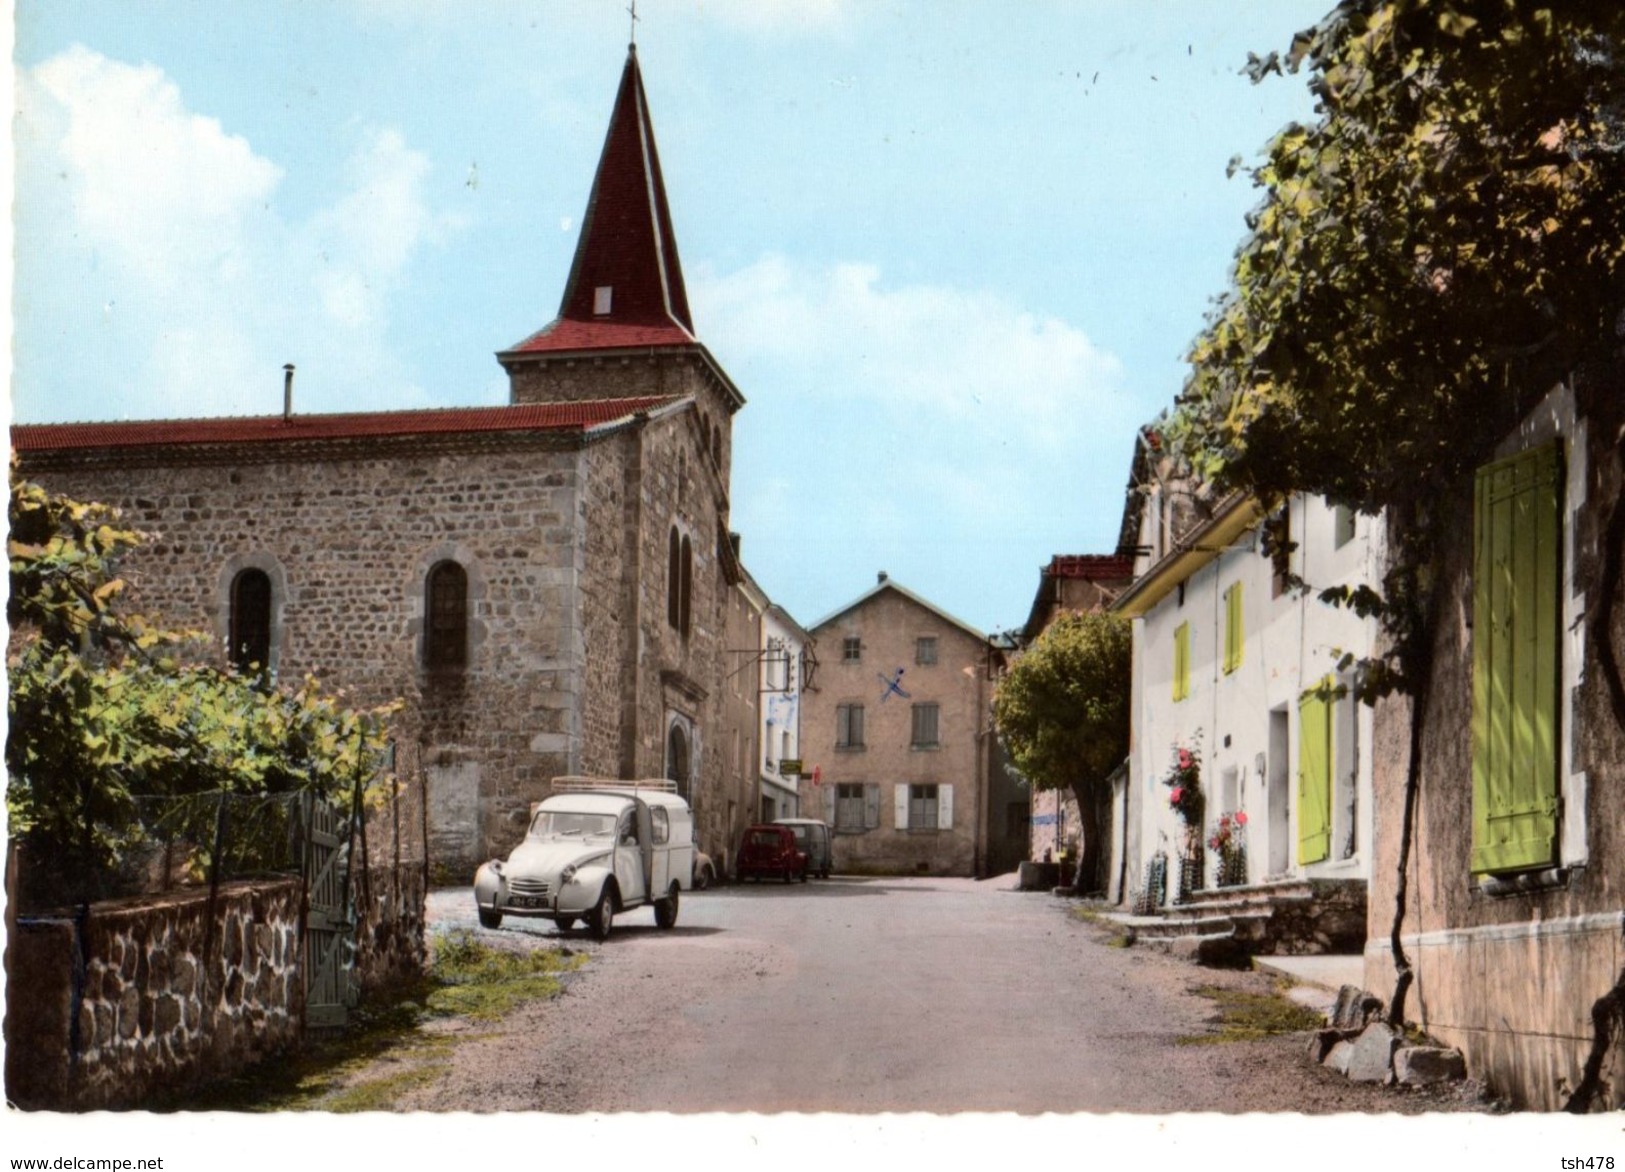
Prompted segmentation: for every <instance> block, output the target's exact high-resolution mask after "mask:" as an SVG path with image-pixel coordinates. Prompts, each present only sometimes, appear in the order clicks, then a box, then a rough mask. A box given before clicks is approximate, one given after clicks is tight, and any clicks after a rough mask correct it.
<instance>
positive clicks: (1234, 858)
mask: <svg viewBox="0 0 1625 1172" xmlns="http://www.w3.org/2000/svg"><path fill="white" fill-rule="evenodd" d="M1207 845H1208V849H1209V850H1212V851H1216V852H1217V853H1218V856H1219V860H1218V864H1217V866H1216V867H1215V868H1214V872H1215V873H1214V882H1215V883H1217V885H1218V886H1220V887H1240V886H1242V885H1243V884H1245V883H1246V882H1247V812H1246V811H1245V810H1236V811H1235V812H1233V813H1225V814H1220V815H1219V823H1218V825H1217V826H1216V827H1215V828H1214V830H1213V833H1212V835H1210V836H1209V837H1208V840H1207Z"/></svg>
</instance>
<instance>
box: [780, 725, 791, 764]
mask: <svg viewBox="0 0 1625 1172" xmlns="http://www.w3.org/2000/svg"><path fill="white" fill-rule="evenodd" d="M789 759H790V730H789V729H785V730H784V731H783V732H781V733H780V734H779V760H780V761H787V760H789Z"/></svg>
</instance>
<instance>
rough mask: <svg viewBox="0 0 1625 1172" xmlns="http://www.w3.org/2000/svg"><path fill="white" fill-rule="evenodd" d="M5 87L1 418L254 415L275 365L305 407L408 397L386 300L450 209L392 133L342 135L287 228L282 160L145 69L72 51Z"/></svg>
mask: <svg viewBox="0 0 1625 1172" xmlns="http://www.w3.org/2000/svg"><path fill="white" fill-rule="evenodd" d="M18 93H19V122H18V127H19V129H18V141H17V154H18V164H19V165H18V190H17V223H18V229H19V231H18V236H19V238H18V248H17V271H18V286H19V290H20V295H19V304H18V312H17V331H16V332H17V353H18V365H17V387H16V393H17V398H18V401H19V404H20V406H21V410H20V411H19V414H21V415H22V416H23V417H25V418H63V417H66V416H74V417H80V418H103V417H107V416H108V415H110V414H113V415H121V416H131V415H149V416H153V415H188V414H228V413H266V412H269V411H272V410H275V409H276V408H278V407H279V406H280V380H281V367H282V364H283V363H284V362H288V361H293V362H295V363H297V364H298V365H299V366H300V368H301V388H300V390H301V401H300V403H299V406H300V408H301V409H304V410H314V409H334V408H338V407H363V406H405V405H409V404H411V403H413V402H415V401H419V400H421V398H422V393H421V392H420V391H418V390H417V389H416V388H414V387H412V386H411V385H410V379H409V374H408V372H407V370H406V369H405V368H404V366H403V364H402V363H401V362H400V360H399V358H398V357H397V356H396V355H395V353H394V349H393V347H392V346H391V344H390V339H389V326H390V306H391V296H392V294H393V293H394V292H395V291H396V290H397V289H398V287H399V286H400V284H401V282H402V281H403V280H404V279H405V278H406V276H407V275H408V273H409V270H410V267H411V264H412V262H413V259H414V258H415V257H416V256H417V255H418V254H419V253H420V251H421V250H422V248H423V247H424V245H425V244H430V243H434V242H436V241H438V240H440V239H443V238H444V235H445V233H446V232H447V231H448V230H452V229H454V228H456V227H457V226H458V222H457V221H456V220H455V219H453V218H450V217H447V216H443V215H439V214H437V213H436V212H435V211H434V210H433V209H432V208H431V207H430V206H429V204H428V202H427V199H426V196H425V187H426V180H427V177H428V175H429V171H430V163H429V160H428V158H427V157H426V156H424V155H423V154H421V153H420V152H417V151H414V150H412V149H411V148H410V147H409V146H408V145H407V144H406V142H405V141H404V140H403V138H402V137H401V135H400V134H399V133H398V132H397V131H395V130H392V129H388V128H381V129H367V128H363V129H362V130H360V131H358V132H357V141H356V144H355V148H354V151H353V154H352V156H351V158H350V160H349V163H348V166H347V168H346V171H345V174H344V176H343V184H344V185H343V187H342V189H341V190H340V191H339V193H338V194H336V195H335V197H334V198H333V199H332V200H331V201H330V202H329V204H328V205H327V206H326V207H324V208H322V209H320V210H318V211H316V212H315V213H313V214H311V215H310V216H308V217H306V218H305V219H303V220H300V221H296V222H290V221H288V220H287V219H285V218H284V217H283V216H282V215H281V214H280V212H279V209H278V204H277V197H278V192H279V187H280V184H281V182H282V179H283V174H284V173H283V169H282V168H281V167H280V166H278V165H277V163H275V162H274V161H272V160H270V159H267V158H265V157H263V156H262V155H260V154H257V153H256V152H255V151H254V149H253V147H252V146H251V145H250V143H249V142H248V141H247V140H246V139H245V138H243V137H242V136H241V135H236V134H232V133H229V132H228V131H227V130H226V129H225V128H224V127H222V125H221V124H220V122H219V121H218V120H217V119H214V118H210V117H207V116H205V115H203V114H200V113H198V112H195V111H192V110H190V109H188V108H187V106H186V103H185V101H184V99H183V96H182V94H181V92H180V89H179V88H178V87H177V86H176V84H175V83H174V82H173V81H172V80H170V79H169V78H168V77H167V76H166V75H165V73H164V72H163V70H162V69H160V68H158V67H157V66H154V65H150V64H143V65H139V66H137V65H130V64H127V63H125V62H121V61H116V60H113V59H110V58H108V57H105V56H103V55H101V54H99V53H96V52H94V51H93V50H90V49H87V48H85V47H83V46H74V47H73V48H70V49H68V50H66V51H64V52H63V53H61V54H59V55H57V56H56V57H53V58H51V59H50V60H48V61H46V62H44V63H42V64H40V65H38V66H36V67H35V68H33V69H31V70H28V71H26V72H24V73H23V74H22V75H21V76H20V77H19V84H18ZM68 337H71V338H74V339H75V340H76V342H77V346H78V350H77V352H76V354H75V361H74V362H73V363H71V364H68V363H64V357H63V351H62V349H61V346H62V341H63V339H64V338H68ZM65 366H69V367H71V369H64V367H65ZM46 387H50V390H49V392H47V391H46V389H45V388H46ZM115 387H116V388H117V392H116V394H117V398H116V401H114V402H111V403H110V402H108V399H109V396H110V392H112V390H113V388H115ZM47 393H49V394H50V395H51V399H50V401H48V402H47V401H45V400H44V396H45V395H46V394H47Z"/></svg>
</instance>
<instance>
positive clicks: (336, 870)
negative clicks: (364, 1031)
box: [304, 797, 355, 1029]
mask: <svg viewBox="0 0 1625 1172" xmlns="http://www.w3.org/2000/svg"><path fill="white" fill-rule="evenodd" d="M347 829H348V828H347V826H346V824H345V819H344V818H343V817H342V816H341V815H340V814H339V811H338V810H337V809H336V808H335V807H333V806H331V805H329V804H328V803H327V802H324V801H322V800H320V799H318V798H315V797H307V798H306V799H305V809H304V841H305V849H304V883H305V941H304V946H305V964H304V970H305V1027H306V1028H307V1029H343V1028H344V1024H345V1022H346V1020H347V1019H348V1016H349V1009H350V1005H351V1004H352V995H351V970H352V968H353V961H354V956H355V948H354V943H353V941H352V939H351V933H352V932H353V931H354V928H355V922H354V920H353V919H352V917H351V914H350V900H349V891H350V844H349V841H348V837H349V836H348V833H347Z"/></svg>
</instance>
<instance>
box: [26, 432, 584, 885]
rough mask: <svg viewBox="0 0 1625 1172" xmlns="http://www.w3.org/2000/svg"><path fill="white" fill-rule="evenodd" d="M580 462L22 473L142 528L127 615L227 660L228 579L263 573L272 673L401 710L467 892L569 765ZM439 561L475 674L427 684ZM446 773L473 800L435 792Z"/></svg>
mask: <svg viewBox="0 0 1625 1172" xmlns="http://www.w3.org/2000/svg"><path fill="white" fill-rule="evenodd" d="M268 454H269V455H273V456H275V457H276V458H267V455H268ZM580 455H581V454H580V451H579V450H570V449H568V448H562V447H559V446H557V444H556V443H552V444H550V443H547V442H529V443H525V444H501V443H496V444H490V445H484V444H482V445H463V446H461V447H451V446H444V445H442V446H438V447H437V446H431V445H427V444H415V445H405V444H394V445H386V444H383V443H375V444H348V445H334V446H332V447H329V448H324V449H320V450H307V451H303V452H292V451H287V450H286V449H283V448H280V447H279V448H278V449H276V450H275V451H274V452H270V453H268V451H267V449H266V448H265V447H263V446H262V447H260V448H258V449H241V450H236V451H220V450H216V451H215V452H214V453H213V455H212V458H210V459H209V460H208V461H207V462H204V461H201V460H199V459H197V458H196V454H194V453H183V454H179V455H178V454H177V453H176V452H175V451H174V450H173V449H168V450H164V451H162V452H152V453H135V452H129V451H126V452H121V453H118V454H117V455H116V457H107V458H104V459H102V460H100V461H94V460H86V459H85V458H84V456H83V454H79V455H78V457H77V458H76V459H75V464H74V466H73V467H68V466H65V465H53V464H52V463H51V462H50V461H49V460H48V459H46V458H41V457H35V458H33V459H32V460H30V461H28V462H27V463H25V466H24V474H25V475H29V476H32V477H34V478H35V479H38V480H40V481H41V482H43V483H44V484H45V485H47V486H48V487H49V488H51V489H52V490H55V491H60V492H65V493H68V494H70V495H72V496H76V497H79V498H81V499H89V500H99V501H105V502H107V503H110V504H114V505H117V506H118V507H120V508H121V509H122V510H123V512H124V517H125V520H126V522H127V523H129V524H131V525H133V526H135V527H136V528H139V529H142V530H144V531H146V532H148V533H150V534H151V535H152V536H151V538H150V540H149V541H148V542H147V544H145V545H143V546H142V547H141V548H139V549H138V550H136V551H135V552H134V553H133V554H131V555H130V557H129V558H128V560H127V562H126V565H125V571H126V575H127V577H129V579H130V580H131V583H132V590H131V593H130V596H129V597H130V603H131V606H132V608H134V609H139V610H147V611H152V612H155V613H158V614H160V615H162V616H163V618H164V620H165V621H166V622H168V623H169V624H171V625H173V626H177V627H185V628H193V629H197V628H201V629H203V630H205V631H208V632H209V633H211V634H212V636H213V637H214V639H215V641H216V646H217V647H220V648H222V657H223V649H224V643H225V639H226V633H227V622H228V617H229V605H228V603H229V595H230V587H231V582H232V578H233V576H234V575H235V574H236V573H237V572H238V571H239V570H241V569H243V568H245V567H246V566H251V565H252V566H256V567H259V568H262V569H265V570H266V571H267V573H268V574H269V575H270V576H271V579H272V582H273V590H274V592H275V597H274V601H273V612H274V617H273V632H272V635H273V650H272V661H273V666H274V668H275V669H276V670H277V672H278V675H279V676H280V678H282V679H287V680H293V679H298V678H300V677H303V676H304V675H306V674H313V675H315V676H316V677H317V678H318V679H320V680H321V681H322V682H323V683H324V684H325V685H326V686H328V687H330V688H342V689H343V690H344V692H345V694H346V698H347V700H348V701H349V702H351V703H353V704H356V705H362V706H364V705H372V704H380V703H384V702H387V701H389V700H392V699H396V698H400V699H404V700H405V701H407V708H406V711H405V712H404V713H403V715H402V716H401V718H400V719H399V725H398V732H399V736H400V737H401V738H402V739H403V740H406V741H408V742H418V741H420V740H421V742H422V744H423V746H424V751H423V754H422V759H423V767H424V769H425V770H426V772H427V773H428V775H429V779H430V806H431V821H432V822H433V823H434V825H433V829H432V832H431V837H432V857H433V859H434V862H435V864H436V868H437V877H438V878H464V879H466V876H467V875H468V874H470V873H471V868H472V866H473V865H474V864H476V863H477V862H479V861H481V860H483V859H485V858H487V857H490V855H491V854H492V853H497V852H499V851H500V852H506V850H507V849H509V847H511V845H512V843H513V842H514V841H515V840H516V838H517V836H518V834H519V833H522V830H523V822H524V813H525V811H526V810H527V808H528V806H529V803H530V802H531V801H532V800H534V799H535V798H537V797H540V796H543V793H544V790H545V786H546V783H547V781H548V780H550V779H551V778H552V777H554V776H556V775H558V774H561V773H566V772H570V771H571V770H572V768H573V767H574V766H575V764H576V762H575V761H573V760H572V754H571V745H572V741H573V740H574V739H575V738H577V737H578V736H579V730H578V729H577V727H576V713H577V711H578V695H579V692H580V688H581V683H580V674H579V666H580V662H581V654H582V653H581V652H580V651H579V650H578V648H577V647H576V643H577V639H576V636H575V632H576V629H577V628H576V619H575V616H574V613H573V604H574V592H575V589H576V585H577V582H578V579H579V578H580V576H581V569H582V567H581V566H580V565H579V564H578V554H577V543H576V526H577V523H578V519H579V517H580V515H581V513H582V511H583V506H582V502H581V501H580V500H579V499H578V479H579V477H580V475H581V462H580ZM164 459H168V460H169V461H170V462H169V463H167V464H165V463H161V462H160V461H162V460H164ZM183 460H184V461H186V462H182V461H183ZM446 558H450V559H454V560H456V561H457V562H459V563H460V564H462V565H463V567H464V568H465V569H466V571H467V573H468V580H469V663H468V668H467V670H466V671H465V672H463V673H461V675H460V676H457V677H454V678H452V679H450V680H447V681H436V680H431V679H430V678H429V677H428V676H427V675H426V674H425V673H424V672H423V671H422V670H421V667H420V664H421V661H422V649H421V640H422V631H423V615H424V605H425V599H424V585H425V579H426V576H427V574H428V572H429V570H430V568H431V567H432V566H434V565H435V564H436V563H437V562H439V561H440V560H442V559H446ZM589 650H590V649H589ZM454 779H455V780H460V781H462V782H463V783H464V784H463V790H464V791H466V792H462V791H457V792H448V791H446V790H445V788H444V786H445V785H448V784H449V783H450V782H451V781H452V780H454ZM437 782H440V783H443V784H442V786H441V788H440V789H438V790H437V786H436V783H437Z"/></svg>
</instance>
